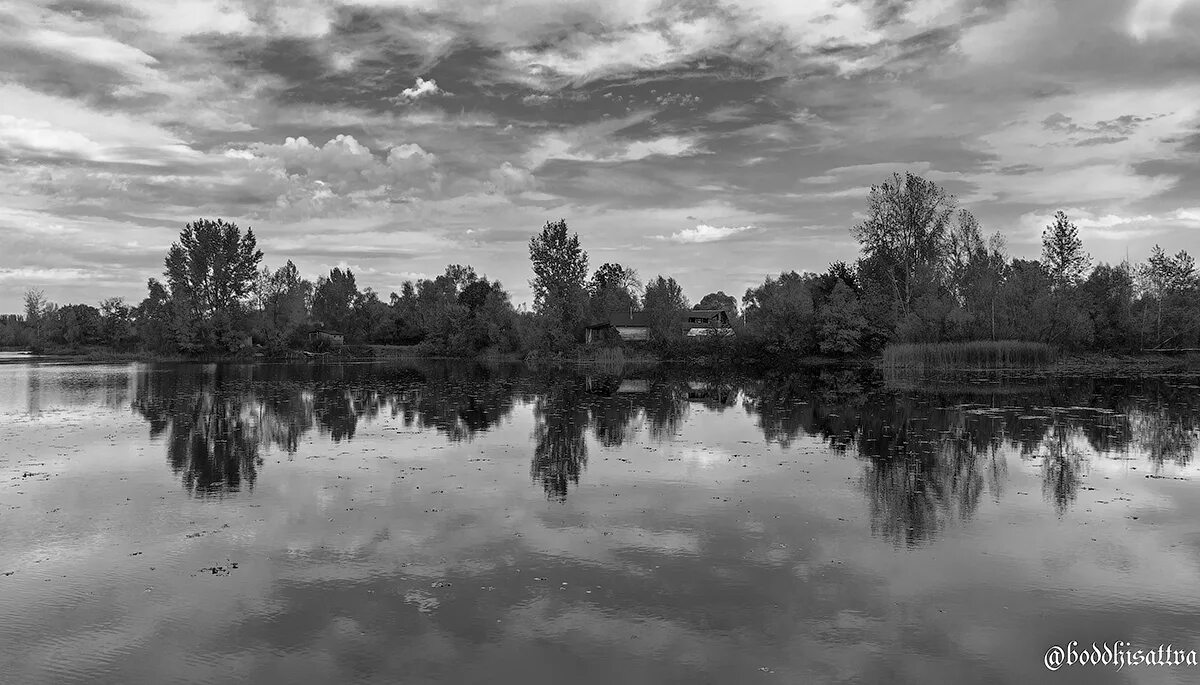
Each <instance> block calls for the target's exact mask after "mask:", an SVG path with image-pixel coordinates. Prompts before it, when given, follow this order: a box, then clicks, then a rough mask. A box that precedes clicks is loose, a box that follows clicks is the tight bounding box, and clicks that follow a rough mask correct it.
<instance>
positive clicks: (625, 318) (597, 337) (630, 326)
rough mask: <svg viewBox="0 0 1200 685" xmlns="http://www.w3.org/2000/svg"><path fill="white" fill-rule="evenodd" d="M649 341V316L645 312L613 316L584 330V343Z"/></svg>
mask: <svg viewBox="0 0 1200 685" xmlns="http://www.w3.org/2000/svg"><path fill="white" fill-rule="evenodd" d="M615 339H619V340H649V339H650V316H649V315H648V314H647V313H646V312H629V313H628V314H625V313H622V314H614V315H613V316H610V317H608V318H607V319H605V320H603V321H597V322H596V323H594V324H592V325H590V326H588V327H587V328H585V329H584V341H586V342H588V343H600V342H606V341H609V340H615Z"/></svg>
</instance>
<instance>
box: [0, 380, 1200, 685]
mask: <svg viewBox="0 0 1200 685" xmlns="http://www.w3.org/2000/svg"><path fill="white" fill-rule="evenodd" d="M1198 429H1200V380H1198V379H1196V378H1183V377H1176V378H1160V379H1094V378H1093V379H1088V378H1075V379H1060V378H1044V377H1036V376H1027V377H1015V378H1008V379H995V378H958V379H948V380H938V381H907V382H906V381H895V380H893V381H887V380H885V379H882V378H880V377H878V376H876V375H874V374H873V373H871V372H868V371H863V370H854V369H826V370H820V371H809V372H804V373H796V374H792V375H786V374H780V375H775V376H771V377H753V376H741V375H736V374H720V373H715V372H711V373H705V372H688V371H685V370H672V369H653V370H649V371H631V370H624V371H622V370H619V369H618V370H608V371H604V372H601V371H595V372H584V371H582V370H581V371H572V370H562V369H558V370H554V369H547V370H529V369H526V368H525V367H523V366H504V365H498V366H482V365H478V364H473V363H467V362H457V363H456V362H417V361H412V362H395V363H359V364H352V363H347V364H340V365H338V364H334V365H322V364H315V365H314V364H310V365H304V364H298V365H285V364H259V365H253V364H241V365H239V364H120V365H76V364H64V363H50V362H46V361H38V360H29V359H20V358H9V359H7V360H5V363H0V444H2V445H3V450H2V453H0V573H2V574H3V575H0V681H3V682H12V683H22V684H33V683H75V682H79V683H90V684H91V683H166V682H196V683H226V682H255V683H288V684H293V683H397V682H405V683H434V682H438V683H564V682H565V683H614V682H627V683H808V682H837V683H941V682H947V683H949V682H985V683H1007V682H1079V683H1084V682H1088V683H1091V682H1101V683H1118V682H1145V683H1171V682H1195V681H1196V680H1198V679H1200V667H1195V666H1191V667H1189V666H1187V665H1186V664H1185V665H1177V666H1156V665H1146V664H1136V665H1126V666H1124V667H1123V668H1121V669H1120V670H1118V669H1117V668H1116V666H1115V665H1107V666H1106V665H1100V666H1081V665H1078V664H1076V665H1074V666H1063V667H1062V668H1060V669H1059V670H1058V671H1056V672H1051V671H1049V670H1048V669H1047V667H1046V666H1045V665H1044V656H1045V655H1046V653H1047V650H1048V649H1049V648H1050V647H1051V646H1052V645H1061V646H1064V647H1065V646H1066V645H1067V644H1068V643H1069V642H1070V641H1072V640H1074V641H1078V642H1079V643H1080V645H1081V647H1080V649H1081V650H1082V649H1083V646H1084V645H1086V646H1088V647H1089V648H1090V645H1091V643H1092V642H1097V643H1102V642H1105V641H1107V642H1109V643H1111V644H1116V643H1117V642H1118V641H1121V642H1124V643H1125V644H1126V646H1127V647H1129V648H1133V649H1155V650H1156V649H1157V648H1158V646H1159V645H1160V644H1164V645H1166V644H1171V645H1173V646H1174V648H1175V649H1182V650H1193V649H1200V469H1198V467H1197V464H1196V461H1195V460H1194V458H1193V456H1194V453H1195V450H1196V448H1197V442H1198V436H1200V433H1198Z"/></svg>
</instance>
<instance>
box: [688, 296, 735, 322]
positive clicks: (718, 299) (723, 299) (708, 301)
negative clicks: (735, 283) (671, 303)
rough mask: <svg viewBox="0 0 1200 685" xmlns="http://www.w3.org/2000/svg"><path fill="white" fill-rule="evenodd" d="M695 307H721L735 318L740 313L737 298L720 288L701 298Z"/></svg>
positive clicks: (731, 317) (730, 316) (720, 308)
mask: <svg viewBox="0 0 1200 685" xmlns="http://www.w3.org/2000/svg"><path fill="white" fill-rule="evenodd" d="M694 308H695V309H719V310H722V311H724V312H727V313H728V314H729V318H730V319H733V318H734V317H736V316H737V314H738V305H737V299H736V298H735V297H734V296H733V295H726V294H725V291H723V290H718V291H717V292H715V293H709V294H707V295H705V296H704V297H702V298H700V301H699V302H697V303H696V305H695V307H694Z"/></svg>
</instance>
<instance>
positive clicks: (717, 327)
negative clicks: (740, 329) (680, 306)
mask: <svg viewBox="0 0 1200 685" xmlns="http://www.w3.org/2000/svg"><path fill="white" fill-rule="evenodd" d="M684 316H686V319H685V321H684V324H683V328H684V333H685V335H687V336H688V337H697V336H701V335H733V327H732V326H730V325H729V312H727V311H725V310H724V309H689V310H687V311H686V312H684Z"/></svg>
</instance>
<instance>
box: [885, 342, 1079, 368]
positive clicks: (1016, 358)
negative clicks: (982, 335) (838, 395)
mask: <svg viewBox="0 0 1200 685" xmlns="http://www.w3.org/2000/svg"><path fill="white" fill-rule="evenodd" d="M1056 357H1057V352H1056V350H1055V349H1054V348H1053V347H1051V346H1050V345H1047V344H1045V343H1038V342H1025V341H1021V340H995V341H992V340H975V341H971V342H947V343H907V344H897V345H888V346H887V347H886V348H884V350H883V360H882V366H883V367H884V368H885V369H890V370H897V371H899V370H904V371H924V370H954V369H1034V368H1039V367H1042V366H1046V365H1048V364H1050V363H1051V362H1053V361H1054V360H1055V358H1056Z"/></svg>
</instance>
